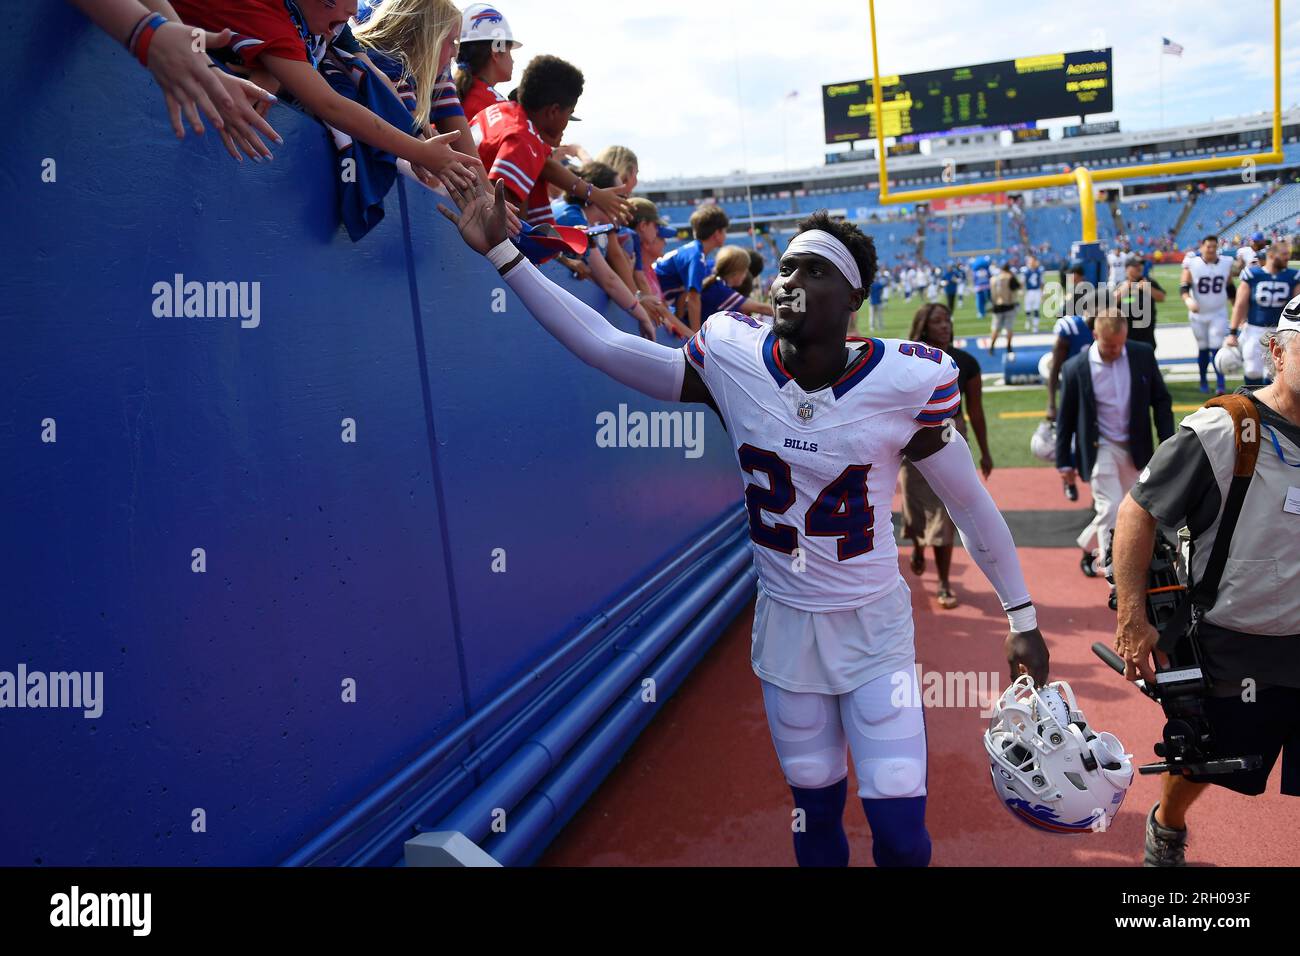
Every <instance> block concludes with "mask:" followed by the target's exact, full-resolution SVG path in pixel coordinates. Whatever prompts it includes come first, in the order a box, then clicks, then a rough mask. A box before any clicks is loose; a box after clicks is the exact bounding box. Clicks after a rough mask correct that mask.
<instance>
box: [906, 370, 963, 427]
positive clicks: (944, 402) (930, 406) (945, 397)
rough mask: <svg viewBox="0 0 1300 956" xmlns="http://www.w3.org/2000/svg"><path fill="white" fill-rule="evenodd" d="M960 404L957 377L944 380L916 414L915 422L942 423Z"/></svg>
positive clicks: (926, 423)
mask: <svg viewBox="0 0 1300 956" xmlns="http://www.w3.org/2000/svg"><path fill="white" fill-rule="evenodd" d="M960 405H961V388H960V387H959V386H958V384H957V379H955V378H954V379H953V380H952V381H950V382H945V383H944V384H943V385H940V386H939V387H938V388H936V389H935V390H934V393H933V394H931V396H930V400H929V401H928V402H926V404H925V407H924V408H922V409H921V411H920V413H918V414H917V416H916V421H917V424H920V425H942V424H943V423H944V422H945V421H947V420H948V419H949V418H951V417H952V416H953V414H954V413H955V412H956V411H957V408H958V407H959V406H960Z"/></svg>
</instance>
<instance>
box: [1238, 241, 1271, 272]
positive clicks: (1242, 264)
mask: <svg viewBox="0 0 1300 956" xmlns="http://www.w3.org/2000/svg"><path fill="white" fill-rule="evenodd" d="M1266 248H1268V240H1267V239H1265V238H1264V234H1263V233H1262V232H1257V233H1255V234H1254V235H1253V236H1251V237H1250V241H1249V242H1247V243H1244V244H1243V245H1241V246H1239V247H1238V248H1237V252H1236V254H1235V255H1234V256H1233V257H1232V277H1233V278H1234V279H1235V278H1237V276H1239V275H1241V272H1242V270H1243V269H1247V268H1249V267H1250V266H1257V265H1259V264H1260V262H1259V254H1260V253H1261V252H1263V251H1264V250H1265V249H1266Z"/></svg>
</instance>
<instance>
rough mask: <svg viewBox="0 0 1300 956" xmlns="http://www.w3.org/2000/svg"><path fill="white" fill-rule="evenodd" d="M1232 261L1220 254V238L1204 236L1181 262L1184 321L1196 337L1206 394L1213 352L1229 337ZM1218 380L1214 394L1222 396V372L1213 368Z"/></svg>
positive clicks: (1197, 358) (1217, 367)
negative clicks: (1185, 316) (1193, 250)
mask: <svg viewBox="0 0 1300 956" xmlns="http://www.w3.org/2000/svg"><path fill="white" fill-rule="evenodd" d="M1231 273H1232V260H1231V259H1224V258H1222V257H1220V255H1219V237H1218V236H1206V237H1205V238H1204V239H1202V240H1201V245H1200V249H1199V252H1198V254H1197V255H1194V256H1189V257H1188V258H1186V259H1184V260H1183V276H1182V280H1181V284H1180V286H1179V291H1180V292H1182V294H1183V302H1185V303H1186V304H1187V321H1188V323H1189V324H1190V325H1191V327H1192V334H1193V335H1195V336H1196V349H1197V351H1196V364H1197V366H1198V367H1199V369H1200V371H1201V391H1202V392H1208V391H1209V390H1210V384H1209V382H1208V380H1207V373H1208V371H1209V368H1210V364H1211V360H1212V359H1213V358H1214V353H1215V352H1217V351H1219V348H1220V347H1221V346H1222V345H1223V339H1224V336H1226V335H1227V334H1228V299H1229V297H1230V296H1231V295H1233V289H1232V278H1231ZM1214 375H1215V378H1216V379H1217V381H1218V391H1217V392H1216V394H1218V395H1222V394H1223V390H1224V387H1225V383H1224V380H1223V373H1222V372H1221V371H1219V366H1218V365H1217V364H1216V365H1215V366H1214Z"/></svg>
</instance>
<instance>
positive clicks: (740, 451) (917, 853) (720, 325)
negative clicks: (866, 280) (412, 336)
mask: <svg viewBox="0 0 1300 956" xmlns="http://www.w3.org/2000/svg"><path fill="white" fill-rule="evenodd" d="M448 189H449V191H450V194H451V196H452V198H453V199H454V200H455V202H456V204H457V205H458V206H459V207H460V209H461V212H460V215H459V216H455V215H453V214H452V213H450V212H448V211H447V210H445V209H444V210H443V212H444V214H445V215H447V217H448V218H449V219H452V220H453V221H455V222H456V223H457V226H458V228H459V229H460V231H461V235H462V236H463V238H464V239H465V242H466V243H467V244H468V245H469V246H470V247H471V248H473V249H475V250H477V251H479V252H480V253H483V254H484V255H486V256H487V257H488V259H489V260H491V261H492V263H493V264H494V265H495V266H496V267H497V269H498V271H499V272H500V273H501V275H502V276H503V277H504V279H505V281H506V283H507V284H508V285H509V286H510V287H511V289H513V290H514V292H515V293H516V294H517V295H518V296H519V298H520V300H521V301H522V302H523V304H524V306H525V307H526V308H527V309H528V311H529V312H531V313H532V315H533V317H534V318H535V319H537V321H538V322H539V323H540V324H541V325H542V326H543V327H545V328H546V329H547V331H549V332H550V333H551V334H552V335H554V336H555V337H556V338H557V339H559V340H560V342H561V343H562V344H564V345H565V346H566V347H567V348H568V349H569V350H570V351H572V352H573V353H574V354H575V355H576V356H577V357H578V358H580V359H582V360H583V361H584V362H586V363H587V364H589V365H592V366H593V367H595V368H598V369H601V370H602V371H604V372H605V373H606V374H608V375H609V376H611V377H612V378H614V379H616V380H617V381H620V382H622V383H623V384H625V385H628V386H630V387H632V388H635V389H637V390H638V391H641V392H643V393H645V394H647V395H649V396H651V397H652V398H657V399H660V400H663V401H674V400H679V401H684V402H700V403H704V404H707V405H709V406H711V407H712V408H714V409H715V410H716V411H717V412H718V414H719V416H720V417H721V418H722V420H723V423H724V424H725V426H726V429H727V435H728V437H729V438H730V440H731V441H732V442H733V443H734V447H735V453H736V459H737V462H738V464H739V466H740V471H741V480H742V484H743V487H744V498H745V503H746V507H747V510H748V512H749V526H750V539H751V542H752V549H753V554H754V564H755V566H756V568H757V570H758V577H759V597H758V604H757V606H756V608H755V614H754V632H753V647H752V652H751V663H752V666H753V669H754V671H755V673H756V674H757V675H758V676H759V678H760V679H761V681H762V692H763V699H764V702H765V705H766V707H767V713H768V722H769V725H770V728H771V731H772V740H773V743H774V745H775V747H776V751H777V756H778V758H779V760H780V764H781V768H782V770H783V772H784V773H785V776H786V780H787V782H788V783H789V785H790V787H791V791H792V793H793V795H794V800H795V806H796V808H798V809H800V810H802V811H803V812H804V815H803V817H802V819H803V820H804V824H805V825H804V827H803V829H801V830H800V831H799V832H796V833H795V834H794V846H795V856H796V858H797V859H798V861H799V863H800V865H839V866H843V865H846V864H847V863H848V843H847V840H846V838H845V834H844V829H843V814H844V803H845V799H846V795H847V782H846V781H847V775H848V766H847V755H848V754H849V753H851V754H852V758H853V764H854V769H855V770H856V774H857V781H858V794H859V796H860V797H862V802H863V809H864V810H865V811H866V814H867V820H868V822H869V823H870V825H871V831H872V853H873V856H874V857H875V860H876V863H877V865H895V866H924V865H927V864H928V863H929V859H930V838H929V835H928V833H927V832H926V829H925V794H926V785H925V771H926V747H925V727H924V721H923V719H922V713H921V710H920V708H919V707H918V706H914V705H915V703H916V698H915V697H914V696H912V694H913V693H914V692H915V690H916V680H915V650H914V647H913V632H912V616H911V601H910V592H909V590H908V588H907V585H906V583H905V582H904V581H903V579H902V575H901V574H900V573H899V563H898V553H897V547H896V545H895V542H894V534H893V525H892V523H891V520H890V505H889V503H890V500H891V498H892V495H893V492H894V485H895V482H896V480H897V477H898V470H899V467H900V464H901V461H902V456H903V455H906V456H907V457H908V458H909V459H910V460H911V461H913V462H914V463H915V464H916V467H917V469H918V470H919V471H920V472H921V474H922V475H923V476H924V477H925V479H926V480H927V481H928V482H929V484H930V486H931V487H932V488H933V489H934V491H935V492H936V493H937V494H938V495H939V497H940V498H941V499H942V500H943V502H944V504H945V505H946V506H947V508H948V512H949V514H950V515H951V516H952V518H953V521H954V522H955V523H956V525H957V527H958V528H959V529H960V530H961V532H962V537H963V540H964V542H965V544H966V548H967V551H968V553H969V554H970V555H971V557H972V559H973V560H974V561H975V562H976V563H977V564H978V565H979V567H980V569H981V570H982V571H983V572H984V574H985V575H986V576H987V577H988V578H989V580H990V582H991V583H992V584H993V586H994V588H995V590H996V591H997V593H998V596H999V598H1000V599H1001V601H1002V605H1003V608H1004V609H1006V611H1007V615H1008V620H1009V621H1010V623H1011V631H1010V633H1009V634H1008V635H1007V639H1006V642H1005V645H1004V649H1005V655H1006V660H1007V661H1008V663H1009V664H1010V666H1011V672H1012V674H1013V675H1014V674H1016V673H1030V674H1032V675H1033V676H1034V678H1035V680H1037V681H1039V682H1043V681H1045V680H1046V679H1047V671H1048V653H1047V646H1046V644H1045V643H1044V642H1043V637H1042V634H1040V633H1039V631H1038V627H1037V622H1036V616H1035V614H1034V609H1033V605H1032V603H1030V601H1029V595H1028V591H1027V589H1026V587H1025V582H1024V577H1023V574H1022V573H1021V570H1020V562H1019V560H1018V558H1017V556H1016V551H1015V545H1014V542H1013V541H1012V540H1011V533H1010V531H1008V530H1007V526H1006V522H1005V521H1004V520H1003V518H1002V516H1001V514H1000V513H999V511H998V509H997V506H996V505H994V503H993V501H992V499H991V498H990V497H989V495H988V492H987V491H986V490H985V489H984V487H983V484H982V483H981V482H980V480H979V478H978V476H977V475H976V472H975V467H974V464H973V462H972V460H971V455H970V449H969V447H968V446H967V445H966V442H965V440H964V439H963V438H962V437H961V435H960V434H959V433H958V432H956V431H955V430H953V429H951V428H948V427H945V422H946V421H947V417H948V416H949V415H951V414H952V413H953V411H954V410H955V408H956V407H957V402H958V397H957V396H958V391H957V368H956V364H955V363H954V362H953V360H952V359H951V358H950V357H949V356H948V355H947V354H946V353H944V352H941V351H939V350H938V349H933V348H929V347H927V346H923V345H919V344H917V343H915V342H903V341H899V340H896V339H870V340H868V341H867V342H865V343H862V344H860V345H859V346H858V347H856V348H852V349H851V348H849V347H848V345H847V342H846V339H845V336H846V332H847V329H848V325H849V318H850V317H851V316H852V315H853V314H855V313H856V312H857V310H858V309H859V308H860V307H861V305H862V300H863V295H864V292H863V288H862V285H863V283H862V276H864V275H865V276H870V275H872V274H873V273H874V271H875V268H876V261H875V249H874V246H873V245H872V242H871V240H870V238H868V237H867V236H864V235H863V234H862V232H861V231H860V230H858V229H857V227H856V226H853V225H851V224H849V223H846V222H833V221H832V220H831V219H830V218H829V217H828V216H827V215H826V214H825V213H820V214H816V215H814V216H811V217H809V218H808V219H806V220H804V221H803V222H802V223H800V225H799V232H798V234H797V235H796V236H795V238H794V240H793V241H792V242H791V243H790V245H789V246H788V247H787V248H786V250H785V253H784V254H783V255H782V257H781V262H780V271H779V275H778V277H777V278H776V280H775V281H774V283H773V287H772V300H773V303H774V304H775V306H776V316H775V321H774V325H773V327H772V328H770V329H769V328H767V327H766V326H764V325H762V324H761V323H759V322H756V321H754V320H752V319H750V318H749V317H748V316H745V315H742V314H740V313H735V312H718V313H715V314H714V315H712V316H710V317H709V319H708V320H707V321H706V322H705V323H704V325H703V326H702V328H701V329H700V331H699V332H698V333H697V334H696V335H695V336H694V337H693V338H692V339H691V340H690V341H689V342H688V343H687V344H686V346H684V347H683V348H681V349H674V348H669V347H667V346H664V345H659V344H658V343H655V342H649V341H646V340H645V339H642V338H640V337H639V336H636V335H630V334H628V333H625V332H621V331H619V330H618V329H615V328H614V327H613V326H611V325H610V324H609V323H608V322H606V321H605V319H604V317H603V316H601V315H600V314H599V313H597V312H595V311H594V310H593V309H591V308H590V307H588V306H587V305H585V304H584V303H582V302H581V301H580V300H578V299H576V298H575V297H573V296H572V295H570V294H569V293H568V292H566V291H564V290H563V289H561V288H560V287H559V286H557V285H555V284H554V283H552V282H550V281H549V280H547V279H546V278H545V277H544V276H542V274H541V273H540V272H539V271H538V270H537V269H536V268H535V267H534V266H533V265H532V264H531V263H529V262H528V261H527V260H526V259H524V258H523V256H521V255H520V254H519V252H518V250H517V249H516V248H515V247H514V245H513V244H512V243H511V242H509V241H508V240H507V239H506V238H505V237H506V226H505V202H504V198H503V193H502V189H501V187H500V186H498V187H497V191H496V195H495V198H493V197H491V196H489V195H488V194H487V192H486V191H485V189H484V187H483V186H482V185H481V184H479V183H478V182H475V183H474V185H473V186H471V187H462V186H458V185H454V184H452V183H448Z"/></svg>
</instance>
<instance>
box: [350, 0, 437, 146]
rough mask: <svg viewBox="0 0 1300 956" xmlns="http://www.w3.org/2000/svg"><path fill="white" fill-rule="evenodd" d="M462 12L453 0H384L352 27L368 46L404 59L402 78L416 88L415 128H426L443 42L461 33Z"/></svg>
mask: <svg viewBox="0 0 1300 956" xmlns="http://www.w3.org/2000/svg"><path fill="white" fill-rule="evenodd" d="M460 22H461V13H460V11H459V10H458V9H456V6H455V5H454V4H453V3H452V2H451V0H384V2H383V3H381V4H380V5H379V6H378V7H376V8H375V9H374V11H373V12H372V13H371V14H370V19H368V20H367V21H366V22H365V23H362V24H358V25H356V26H354V27H353V28H352V33H353V35H355V36H356V38H357V39H358V40H360V41H361V43H363V44H364V45H365V46H369V47H374V48H375V49H377V50H382V51H383V52H385V53H387V54H389V55H390V56H396V57H398V58H399V59H401V61H402V69H403V70H404V73H403V75H402V79H403V80H404V81H406V82H408V83H410V84H411V88H412V89H413V90H415V123H414V128H415V129H416V130H417V131H418V130H422V129H424V127H425V125H426V124H427V123H428V122H429V113H430V111H431V110H432V108H433V87H434V85H435V84H436V83H437V82H438V73H439V70H438V59H439V55H440V54H441V53H442V45H443V43H445V42H446V40H447V37H448V36H449V35H451V34H452V33H453V32H454V33H455V35H456V36H457V37H459V36H460Z"/></svg>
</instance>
